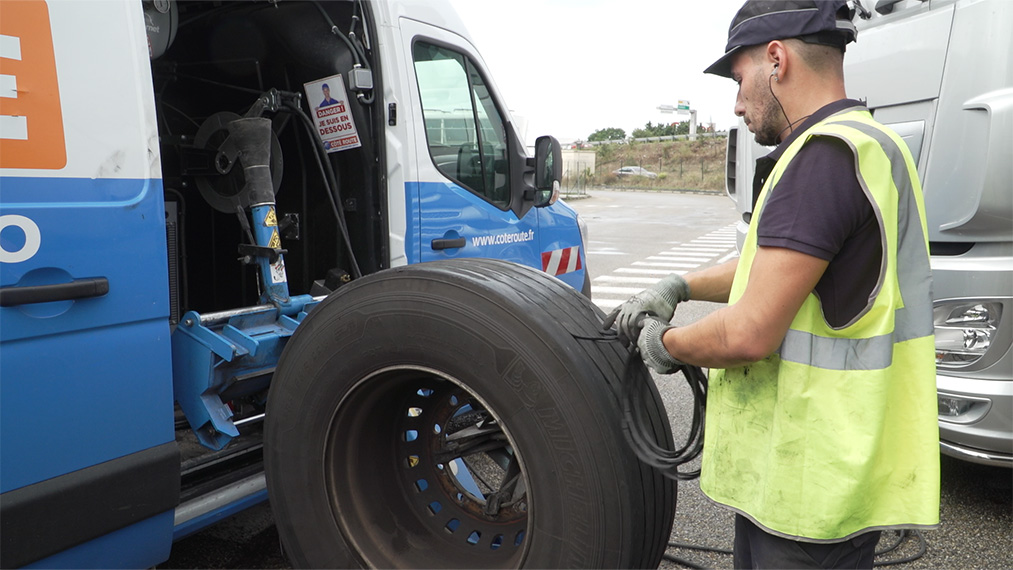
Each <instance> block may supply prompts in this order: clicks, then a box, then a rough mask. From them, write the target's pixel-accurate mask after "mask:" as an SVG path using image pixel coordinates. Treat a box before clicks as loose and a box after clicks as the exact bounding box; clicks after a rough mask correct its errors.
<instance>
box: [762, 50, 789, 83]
mask: <svg viewBox="0 0 1013 570" xmlns="http://www.w3.org/2000/svg"><path fill="white" fill-rule="evenodd" d="M763 55H764V59H765V60H766V62H767V63H768V64H769V66H770V67H769V69H770V70H771V76H775V75H776V77H777V78H778V79H781V78H782V77H784V74H785V73H786V72H787V71H788V66H789V64H790V61H789V60H790V56H789V54H788V48H787V46H786V45H785V44H784V42H783V41H781V40H774V41H772V42H770V43H768V44H767V49H766V50H765V51H764V54H763Z"/></svg>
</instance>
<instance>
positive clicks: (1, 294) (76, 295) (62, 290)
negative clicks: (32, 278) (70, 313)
mask: <svg viewBox="0 0 1013 570" xmlns="http://www.w3.org/2000/svg"><path fill="white" fill-rule="evenodd" d="M108 292H109V280H108V279H106V278H105V277H91V278H88V279H75V280H73V281H71V282H70V283H54V284H53V285H30V286H26V287H0V307H16V306H18V305H30V304H32V303H52V302H53V301H71V300H74V299H87V298H89V297H101V296H103V295H105V294H106V293H108Z"/></svg>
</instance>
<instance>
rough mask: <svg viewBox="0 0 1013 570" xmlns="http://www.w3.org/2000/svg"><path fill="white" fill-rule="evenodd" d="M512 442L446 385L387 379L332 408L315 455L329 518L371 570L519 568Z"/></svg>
mask: <svg viewBox="0 0 1013 570" xmlns="http://www.w3.org/2000/svg"><path fill="white" fill-rule="evenodd" d="M517 450H518V448H517V446H516V445H515V444H514V439H513V438H512V437H511V436H510V433H509V431H508V429H507V427H506V426H505V425H504V424H503V422H502V421H501V418H500V417H499V416H497V415H496V413H495V411H494V410H493V409H491V408H490V407H489V405H488V404H487V403H486V401H485V400H483V399H482V398H481V397H480V396H479V395H478V394H476V393H475V392H474V391H472V390H471V389H469V388H468V387H466V386H465V384H464V383H463V382H461V381H459V380H457V379H455V378H453V377H451V376H449V375H447V374H444V373H441V372H439V371H436V370H434V369H431V368H424V367H417V366H401V367H391V368H385V369H382V370H378V371H376V372H374V373H372V374H370V375H369V376H367V377H365V378H363V379H362V380H361V381H360V382H358V383H357V385H356V387H355V388H353V389H352V390H350V391H349V392H348V393H347V395H346V396H345V397H344V398H342V400H341V402H339V403H338V405H337V407H336V411H335V414H334V416H333V419H332V421H331V424H330V429H329V433H328V437H327V444H326V446H325V450H324V453H323V468H324V475H325V481H326V482H327V485H328V498H329V499H330V506H331V512H332V514H333V516H334V519H335V521H336V522H337V524H338V527H339V529H340V530H341V532H342V535H343V536H344V538H345V540H346V541H347V542H348V543H349V544H350V546H352V547H353V549H354V550H355V551H356V552H357V553H358V555H359V556H360V557H361V558H362V562H363V563H364V564H366V565H368V566H372V567H437V566H460V567H485V568H494V567H500V568H512V567H519V566H520V565H521V564H522V561H523V560H524V558H525V556H526V553H527V550H528V547H529V543H530V540H528V539H527V537H528V534H529V523H530V510H531V501H530V492H529V487H528V482H527V478H526V476H525V472H524V469H523V466H524V463H523V459H522V458H521V457H520V453H519V452H518V451H517Z"/></svg>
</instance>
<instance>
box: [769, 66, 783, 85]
mask: <svg viewBox="0 0 1013 570" xmlns="http://www.w3.org/2000/svg"><path fill="white" fill-rule="evenodd" d="M778 67H781V64H780V63H775V64H774V70H773V71H771V72H770V76H771V77H773V78H774V81H777V68H778Z"/></svg>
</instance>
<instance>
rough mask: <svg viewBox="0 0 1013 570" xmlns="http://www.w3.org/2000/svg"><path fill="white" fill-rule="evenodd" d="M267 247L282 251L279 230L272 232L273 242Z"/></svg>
mask: <svg viewBox="0 0 1013 570" xmlns="http://www.w3.org/2000/svg"><path fill="white" fill-rule="evenodd" d="M267 247H271V248H274V249H281V238H280V237H278V230H274V231H272V232H271V241H270V243H268V244H267Z"/></svg>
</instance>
